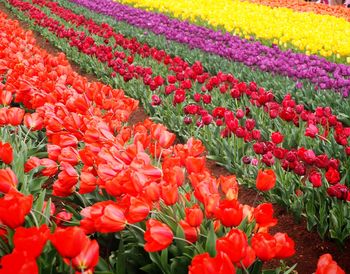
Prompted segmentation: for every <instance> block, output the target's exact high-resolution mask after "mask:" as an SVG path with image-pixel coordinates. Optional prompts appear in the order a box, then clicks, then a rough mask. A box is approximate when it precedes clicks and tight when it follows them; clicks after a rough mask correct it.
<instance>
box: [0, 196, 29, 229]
mask: <svg viewBox="0 0 350 274" xmlns="http://www.w3.org/2000/svg"><path fill="white" fill-rule="evenodd" d="M32 204H33V196H32V195H28V196H24V195H23V194H22V193H20V192H17V191H16V190H14V189H10V190H9V192H8V193H7V194H5V196H3V197H2V198H0V222H2V223H3V224H4V225H7V226H8V227H10V228H16V227H19V226H21V225H22V224H23V223H24V218H25V216H26V215H27V214H28V213H29V212H30V210H31V208H32Z"/></svg>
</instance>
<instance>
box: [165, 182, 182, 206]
mask: <svg viewBox="0 0 350 274" xmlns="http://www.w3.org/2000/svg"><path fill="white" fill-rule="evenodd" d="M178 196H179V195H178V186H177V185H176V184H166V183H162V184H161V198H162V199H163V201H164V203H165V204H166V205H173V204H175V203H176V202H177V200H178Z"/></svg>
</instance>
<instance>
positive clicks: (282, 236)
mask: <svg viewBox="0 0 350 274" xmlns="http://www.w3.org/2000/svg"><path fill="white" fill-rule="evenodd" d="M273 237H274V238H275V239H276V255H275V258H276V259H285V258H288V257H290V256H293V255H294V254H295V248H294V245H295V244H294V241H293V240H292V239H291V238H289V236H288V235H287V234H286V233H276V234H275V235H274V236H273Z"/></svg>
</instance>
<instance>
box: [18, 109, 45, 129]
mask: <svg viewBox="0 0 350 274" xmlns="http://www.w3.org/2000/svg"><path fill="white" fill-rule="evenodd" d="M23 123H24V125H25V126H26V127H27V128H29V129H30V130H32V131H36V130H41V129H43V127H44V119H43V118H42V117H41V116H40V114H39V113H36V112H34V113H26V114H25V115H24V118H23Z"/></svg>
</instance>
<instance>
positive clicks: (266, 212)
mask: <svg viewBox="0 0 350 274" xmlns="http://www.w3.org/2000/svg"><path fill="white" fill-rule="evenodd" d="M253 214H254V218H255V221H256V223H257V225H258V226H259V227H260V228H261V227H264V228H268V227H271V226H275V225H276V224H277V219H275V218H273V207H272V204H271V203H263V204H260V205H258V206H257V207H256V208H255V209H254V213H253Z"/></svg>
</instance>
